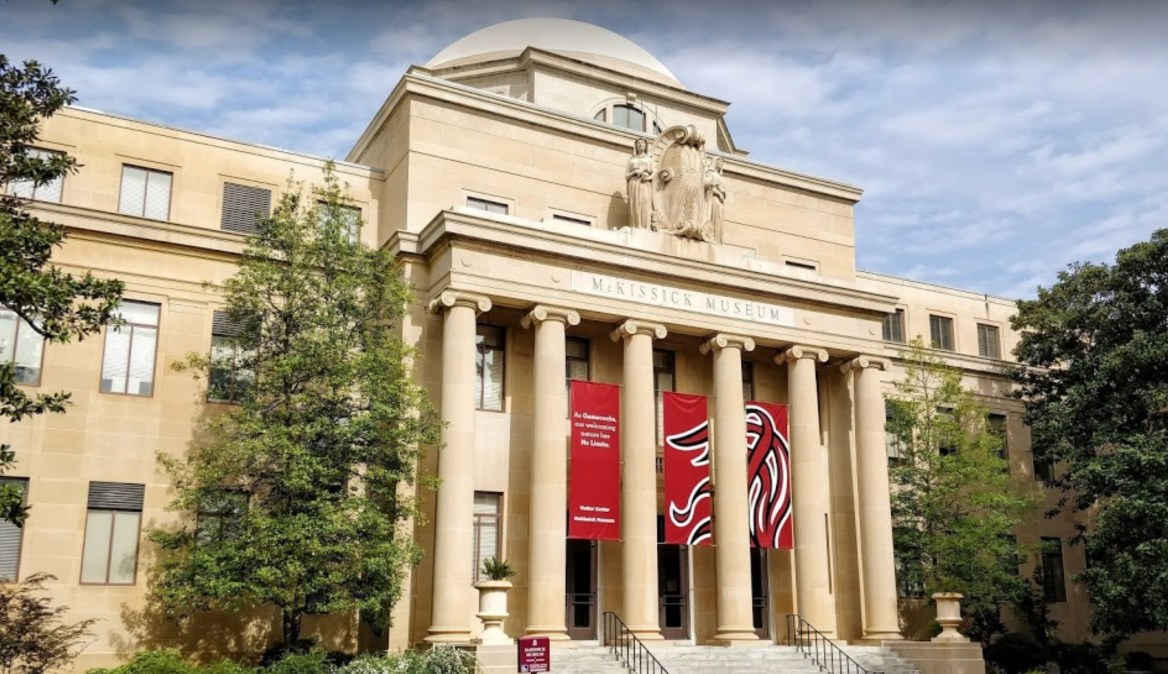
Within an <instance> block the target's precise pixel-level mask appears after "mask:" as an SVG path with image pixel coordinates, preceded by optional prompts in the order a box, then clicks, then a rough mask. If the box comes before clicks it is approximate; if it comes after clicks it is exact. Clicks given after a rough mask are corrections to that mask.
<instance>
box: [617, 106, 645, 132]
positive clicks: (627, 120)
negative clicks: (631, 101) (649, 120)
mask: <svg viewBox="0 0 1168 674" xmlns="http://www.w3.org/2000/svg"><path fill="white" fill-rule="evenodd" d="M612 124H613V126H620V127H624V128H626V129H632V130H633V131H644V130H645V113H643V112H641V111H640V110H638V109H637V108H636V107H634V106H631V105H624V104H619V105H614V106H612Z"/></svg>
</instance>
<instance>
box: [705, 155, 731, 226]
mask: <svg viewBox="0 0 1168 674" xmlns="http://www.w3.org/2000/svg"><path fill="white" fill-rule="evenodd" d="M723 164H724V162H723V161H722V158H721V157H716V158H715V159H714V161H712V162H710V163H708V164H707V165H706V174H705V176H704V178H703V180H702V183H703V184H704V185H705V188H706V207H707V209H708V216H707V218H706V225H705V229H703V230H702V239H704V240H705V241H712V242H713V241H721V240H722V206H723V204H725V203H726V188H725V187H724V186H723V185H722V167H723Z"/></svg>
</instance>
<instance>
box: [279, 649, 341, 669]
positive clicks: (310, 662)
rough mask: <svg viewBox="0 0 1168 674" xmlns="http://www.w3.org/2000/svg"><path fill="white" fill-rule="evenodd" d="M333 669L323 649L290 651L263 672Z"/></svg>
mask: <svg viewBox="0 0 1168 674" xmlns="http://www.w3.org/2000/svg"><path fill="white" fill-rule="evenodd" d="M335 671H336V668H335V667H333V666H332V665H330V664H329V662H328V654H327V653H325V652H324V651H312V652H311V653H291V654H289V655H286V656H284V658H283V659H281V660H280V661H279V662H277V663H276V664H274V665H272V666H270V667H268V668H267V669H265V670H264V672H265V674H332V673H333V672H335Z"/></svg>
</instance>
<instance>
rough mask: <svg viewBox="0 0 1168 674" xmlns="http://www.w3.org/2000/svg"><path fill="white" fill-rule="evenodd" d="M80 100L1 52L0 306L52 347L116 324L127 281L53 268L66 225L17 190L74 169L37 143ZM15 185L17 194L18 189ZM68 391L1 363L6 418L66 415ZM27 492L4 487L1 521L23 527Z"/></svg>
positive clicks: (2, 467)
mask: <svg viewBox="0 0 1168 674" xmlns="http://www.w3.org/2000/svg"><path fill="white" fill-rule="evenodd" d="M73 100H75V96H74V92H73V91H72V90H70V89H66V88H63V87H61V86H60V81H59V80H58V79H57V77H56V76H54V75H53V73H52V71H50V70H48V69H46V68H44V67H42V66H41V65H40V64H39V63H37V62H35V61H25V62H24V65H23V67H19V66H15V65H12V64H10V63H9V62H8V59H7V58H6V57H5V56H4V55H3V54H0V305H3V307H6V308H7V309H9V310H11V311H13V312H15V313H16V315H17V316H19V317H20V318H21V319H23V320H24V321H26V322H27V323H28V325H29V326H30V327H31V328H32V329H33V330H35V331H36V332H38V333H40V334H41V335H42V336H43V337H44V338H45V339H46V340H48V341H50V342H61V343H63V342H68V341H71V340H73V339H82V338H84V337H85V336H87V335H90V334H92V333H94V332H97V331H98V330H100V329H101V327H102V326H103V325H108V324H110V323H112V322H114V321H115V320H116V319H115V313H114V312H115V311H116V309H117V305H118V302H119V301H120V300H121V295H122V283H121V282H120V281H117V280H108V279H97V278H94V277H93V275H92V274H89V273H86V274H85V275H84V276H80V277H77V276H72V275H70V274H66V273H65V272H63V271H61V270H60V269H59V268H57V267H55V266H53V265H51V264H50V262H49V259H50V257H51V256H52V252H53V249H54V248H56V247H58V246H60V245H62V243H63V242H64V241H65V228H64V227H63V226H62V225H59V224H57V223H52V222H44V221H42V220H40V219H39V218H37V217H36V216H35V215H33V214H31V213H29V212H28V210H26V206H27V200H26V199H23V198H20V197H18V196H15V195H13V194H11V192H13V191H20V190H19V188H24V189H32V188H39V187H42V186H44V185H48V184H49V183H51V182H53V181H54V180H58V179H60V178H61V177H62V176H64V175H65V174H67V173H70V172H72V171H75V170H76V168H77V161H76V159H74V158H73V157H70V156H68V155H67V154H64V153H50V154H48V155H45V154H42V153H38V152H36V151H35V150H34V148H33V146H34V145H35V143H36V140H37V134H38V132H39V130H40V124H41V122H42V121H43V120H44V119H46V118H48V117H50V116H52V115H53V114H54V113H55V112H57V111H58V110H60V109H61V108H62V107H64V106H65V105H68V104H69V103H71V102H73ZM14 188H16V189H14ZM68 404H69V394H68V393H63V392H57V393H42V394H37V395H29V394H28V393H27V392H26V391H25V390H24V389H22V388H20V387H19V386H17V380H16V367H15V365H14V364H13V363H12V362H11V361H8V360H6V359H2V358H0V418H4V419H7V420H8V421H9V422H11V423H15V422H17V421H20V420H22V419H24V418H26V417H30V416H33V415H37V414H44V413H46V412H56V413H61V412H64V411H65V409H66V407H67V406H68ZM15 459H16V452H15V450H14V449H13V448H12V447H10V446H9V445H0V474H3V473H4V471H7V470H10V469H11V468H12V466H13V464H14V462H15ZM23 501H24V497H23V494H22V493H21V492H20V491H19V490H17V489H15V488H13V487H11V486H0V520H7V521H11V522H14V523H16V524H17V525H18V526H19V525H22V524H23V523H24V519H25V517H26V516H27V514H28V509H27V508H26V507H25V506H24V505H23Z"/></svg>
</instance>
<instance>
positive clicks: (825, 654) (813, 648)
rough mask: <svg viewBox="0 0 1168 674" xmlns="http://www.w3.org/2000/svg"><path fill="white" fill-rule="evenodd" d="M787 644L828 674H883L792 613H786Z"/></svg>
mask: <svg viewBox="0 0 1168 674" xmlns="http://www.w3.org/2000/svg"><path fill="white" fill-rule="evenodd" d="M787 645H789V646H794V647H795V650H796V651H798V652H800V653H803V655H804V656H806V657H808V658H811V661H812V662H814V663H815V664H817V665H819V666H820V668H822V669H823V670H824V671H826V672H829V673H830V674H884V672H882V671H879V670H870V669H867V668H865V667H864V666H863V665H861V664H860V663H858V662H856V661H855V660H853V659H852V656H850V655H848V654H847V653H845V652H844V651H843V649H842V648H840V647H839V646H838V645H837V644H836V643H835V642H834V641H832V640H831V639H829V638H827V635H825V634H824V633H823V632H820V631H819V630H817V629H815V627H814V626H812V624H811V623H809V622H807V621H806V620H804V619H803V618H802V617H801V616H799V615H796V614H794V613H788V614H787Z"/></svg>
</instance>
